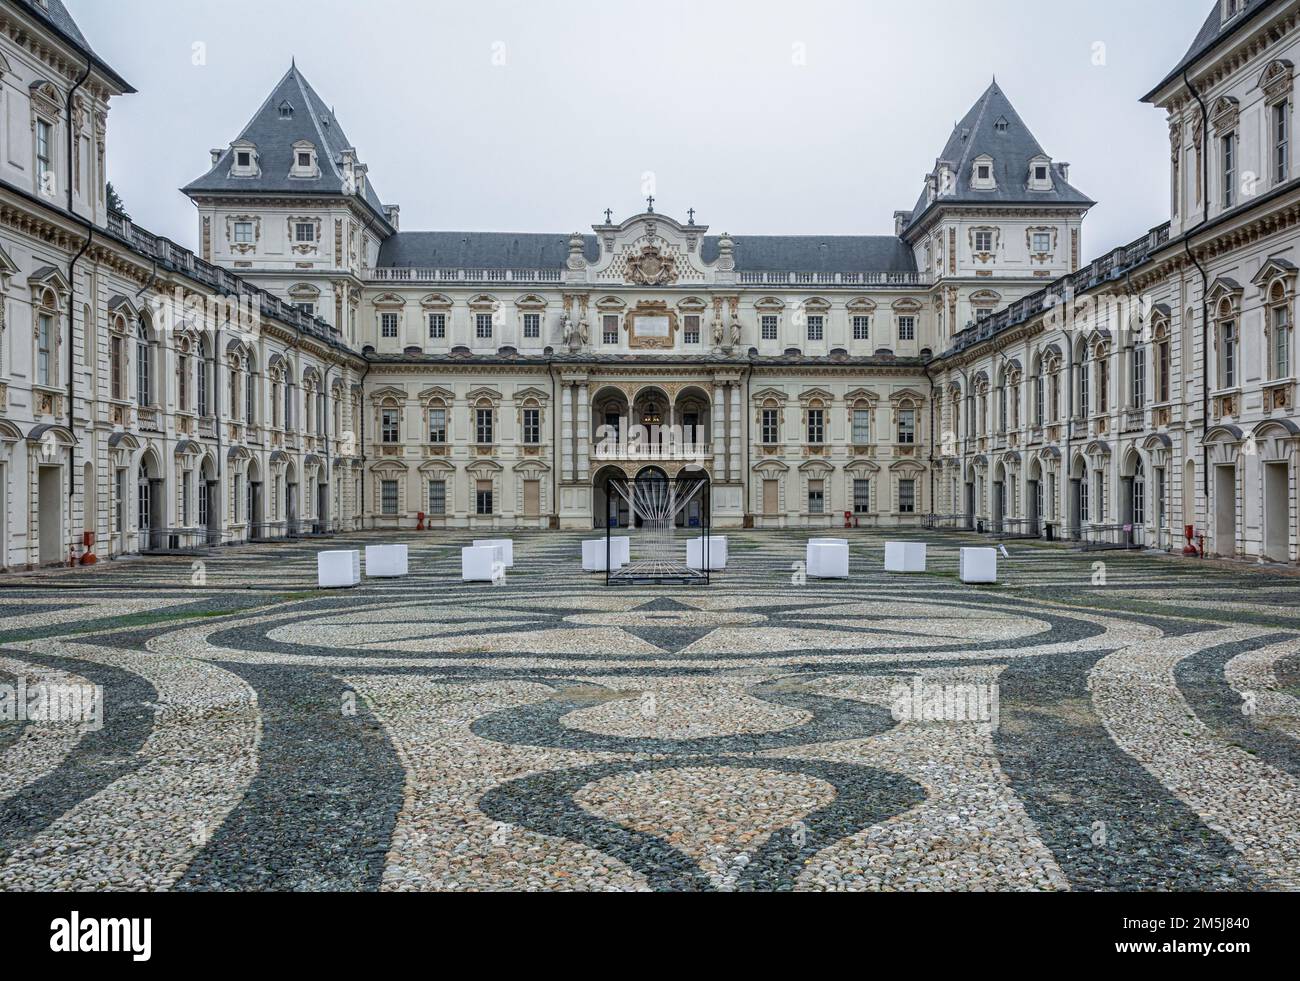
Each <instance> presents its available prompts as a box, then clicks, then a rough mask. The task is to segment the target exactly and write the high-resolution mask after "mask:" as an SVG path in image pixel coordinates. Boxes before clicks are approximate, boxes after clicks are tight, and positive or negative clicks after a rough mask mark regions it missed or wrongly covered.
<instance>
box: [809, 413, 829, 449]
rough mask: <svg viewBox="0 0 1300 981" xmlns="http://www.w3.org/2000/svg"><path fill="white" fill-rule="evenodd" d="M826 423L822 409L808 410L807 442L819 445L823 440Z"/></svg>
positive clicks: (811, 444)
mask: <svg viewBox="0 0 1300 981" xmlns="http://www.w3.org/2000/svg"><path fill="white" fill-rule="evenodd" d="M825 436H826V425H825V419H824V416H823V410H822V409H809V410H808V444H809V445H810V446H820V445H821V444H822V443H823V442H825Z"/></svg>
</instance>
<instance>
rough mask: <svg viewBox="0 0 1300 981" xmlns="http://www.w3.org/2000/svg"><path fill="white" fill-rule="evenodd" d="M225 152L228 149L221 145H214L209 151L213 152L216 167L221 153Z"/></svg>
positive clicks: (213, 162)
mask: <svg viewBox="0 0 1300 981" xmlns="http://www.w3.org/2000/svg"><path fill="white" fill-rule="evenodd" d="M225 152H226V151H225V150H223V149H222V148H221V147H219V146H218V147H213V148H212V149H211V150H209V151H208V153H210V154H212V166H214V167H215V166H216V165H217V161H218V160H220V159H221V155H222V154H223V153H225Z"/></svg>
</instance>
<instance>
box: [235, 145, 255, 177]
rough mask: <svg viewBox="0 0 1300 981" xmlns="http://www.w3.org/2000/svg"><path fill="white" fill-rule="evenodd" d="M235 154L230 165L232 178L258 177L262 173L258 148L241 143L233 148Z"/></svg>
mask: <svg viewBox="0 0 1300 981" xmlns="http://www.w3.org/2000/svg"><path fill="white" fill-rule="evenodd" d="M233 150H234V153H233V155H232V157H231V160H232V163H231V165H230V176H231V177H256V176H258V174H259V173H260V171H259V168H258V161H257V147H255V146H254V145H253V144H251V143H245V142H240V143H236V144H234V146H233Z"/></svg>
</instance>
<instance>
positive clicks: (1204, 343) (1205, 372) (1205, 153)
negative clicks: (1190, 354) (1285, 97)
mask: <svg viewBox="0 0 1300 981" xmlns="http://www.w3.org/2000/svg"><path fill="white" fill-rule="evenodd" d="M1183 84H1184V85H1186V86H1187V90H1188V91H1189V92H1191V93H1192V98H1194V99H1195V100H1196V102H1197V105H1199V106H1200V107H1201V138H1202V139H1203V140H1204V141H1205V145H1204V148H1203V150H1202V154H1201V161H1202V162H1201V207H1202V209H1203V211H1202V215H1201V223H1202V224H1208V223H1209V221H1210V111H1209V109H1208V108H1206V105H1205V100H1204V99H1202V98H1201V93H1200V92H1198V91H1196V87H1195V86H1194V85H1192V80H1191V78H1190V77H1189V76H1188V74H1187V69H1186V68H1184V69H1183ZM1183 248H1184V249H1185V250H1186V252H1187V258H1188V259H1190V260H1191V261H1192V264H1193V265H1194V266H1196V271H1197V272H1198V273H1200V274H1201V490H1202V493H1204V495H1205V507H1206V522H1207V523H1208V521H1209V507H1210V448H1209V446H1207V445H1206V443H1205V435H1206V433H1208V432H1209V431H1210V348H1209V341H1210V305H1209V302H1208V299H1207V296H1206V294H1207V292H1208V291H1209V288H1210V280H1209V276H1208V275H1207V274H1206V272H1205V267H1204V266H1202V265H1201V263H1200V260H1198V259H1197V258H1196V256H1195V254H1193V252H1192V244H1191V240H1190V238H1189V237H1188V236H1187V235H1184V236H1183ZM1183 517H1184V518H1186V517H1187V515H1183ZM1186 523H1187V522H1186V521H1184V524H1186Z"/></svg>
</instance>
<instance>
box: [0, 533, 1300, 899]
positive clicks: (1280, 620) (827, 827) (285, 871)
mask: <svg viewBox="0 0 1300 981" xmlns="http://www.w3.org/2000/svg"><path fill="white" fill-rule="evenodd" d="M726 534H727V537H728V539H729V545H730V548H729V552H730V559H729V566H728V568H727V570H726V571H725V572H722V573H717V574H716V575H715V576H714V578H713V581H712V583H711V584H710V585H708V586H707V587H701V588H682V587H636V588H631V587H624V588H617V587H606V586H605V585H604V577H603V576H591V575H584V574H583V573H581V572H580V571H579V564H580V563H579V552H580V541H581V539H582V538H584V537H587V538H590V537H591V535H590V533H588V534H587V535H585V536H584V535H580V534H576V533H543V534H518V535H516V536H515V538H514V541H515V567H514V569H513V570H511V573H510V575H509V576H508V577H507V578H506V580H505V581H504V582H503V583H501V584H497V585H488V584H483V585H469V584H462V583H461V581H460V575H459V572H460V567H459V548H460V546H461V545H463V544H467V543H468V540H469V537H470V536H469V535H468V534H467V533H459V534H458V533H451V532H403V533H378V532H376V533H366V534H357V535H345V536H339V537H338V538H335V539H333V540H330V541H328V542H324V541H313V542H307V541H301V542H295V543H285V544H280V545H266V546H251V547H243V548H229V549H222V550H220V551H217V552H214V553H211V554H208V555H204V556H202V557H201V558H188V557H176V558H154V559H135V560H128V561H120V562H114V563H104V564H101V565H99V566H98V567H96V568H94V569H91V570H52V571H49V572H44V573H37V574H32V575H27V576H17V577H6V578H5V579H4V580H3V582H0V685H7V686H11V687H16V686H17V685H19V683H20V682H21V683H23V684H25V685H26V686H28V687H31V686H37V685H39V684H41V683H54V684H61V685H70V686H75V685H81V686H101V688H102V693H103V696H102V699H103V700H102V723H101V724H97V725H90V726H78V725H73V724H68V723H54V722H44V721H21V720H10V721H0V889H3V890H8V891H14V890H367V891H368V890H398V891H403V890H544V891H550V890H619V891H629V890H666V891H676V890H691V891H696V890H735V891H755V890H759V891H768V890H773V891H786V890H800V891H803V890H809V891H821V890H833V891H840V890H849V891H853V890H884V891H913V890H991V891H992V890H996V891H1007V890H1043V891H1060V890H1083V891H1091V890H1144V891H1145V890H1234V891H1235V890H1252V891H1253V890H1285V889H1295V888H1297V886H1300V752H1298V751H1297V743H1296V738H1297V737H1298V736H1300V705H1298V703H1297V698H1300V579H1297V578H1295V577H1289V576H1284V575H1278V574H1277V573H1276V572H1269V573H1261V572H1257V571H1255V570H1253V569H1251V568H1248V567H1244V566H1243V567H1226V566H1222V565H1217V564H1213V563H1203V562H1199V561H1196V560H1183V559H1175V558H1169V557H1164V556H1154V555H1149V554H1139V553H1128V552H1086V553H1085V552H1078V551H1072V550H1069V549H1066V548H1062V547H1058V546H1049V545H1044V544H1039V543H1019V542H1008V543H1007V547H1008V555H1007V557H1005V558H1003V559H1002V560H1001V563H1000V570H999V571H1000V582H999V584H998V585H996V586H990V587H972V586H966V585H963V584H961V583H960V582H959V581H958V579H957V574H956V570H957V548H958V547H959V546H960V545H963V544H987V542H986V541H984V540H983V539H979V538H977V537H976V536H973V535H970V536H967V535H961V534H937V535H936V534H929V535H923V534H922V533H921V532H919V531H915V532H903V533H891V535H890V537H891V538H898V537H899V536H900V534H901V536H902V537H904V538H908V537H910V538H913V539H921V538H924V539H926V540H928V541H929V543H930V564H929V572H928V573H926V574H924V575H919V576H910V577H901V576H887V575H885V573H884V572H883V552H884V542H885V535H884V534H883V533H879V532H874V531H859V530H854V531H851V532H842V533H836V534H846V535H848V536H850V540H851V553H852V562H851V574H852V575H851V578H850V579H849V580H846V581H834V582H819V581H810V580H808V579H807V578H806V577H805V576H804V574H803V570H802V566H801V563H802V560H803V555H804V543H805V541H806V540H807V538H808V537H809V534H810V533H809V532H806V531H801V532H793V531H791V532H775V531H772V532H751V531H730V532H727V533H726ZM384 541H401V542H406V543H408V544H409V545H410V548H411V553H410V554H411V575H410V576H409V577H408V578H405V579H401V580H392V581H382V582H381V581H375V580H363V582H362V585H361V586H360V587H358V588H356V589H352V590H345V591H322V590H318V589H317V587H316V566H315V553H316V552H317V551H318V550H320V549H324V548H350V547H358V546H362V547H364V545H365V544H366V543H375V542H384ZM683 547H684V546H683ZM936 695H937V698H936ZM936 706H937V708H936Z"/></svg>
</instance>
